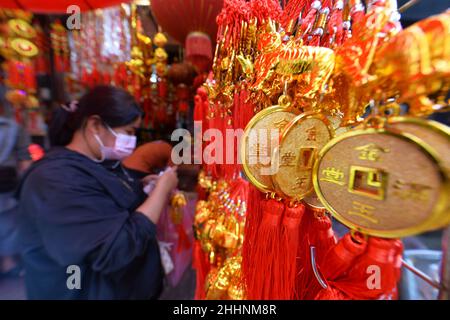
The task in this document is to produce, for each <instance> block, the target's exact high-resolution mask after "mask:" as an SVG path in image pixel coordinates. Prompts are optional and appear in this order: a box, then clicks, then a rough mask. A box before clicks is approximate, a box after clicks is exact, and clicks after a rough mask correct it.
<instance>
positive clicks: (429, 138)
mask: <svg viewBox="0 0 450 320" xmlns="http://www.w3.org/2000/svg"><path fill="white" fill-rule="evenodd" d="M386 126H387V127H388V128H389V129H393V130H398V131H399V132H407V133H410V134H412V135H414V136H416V137H417V138H419V139H421V140H423V141H424V142H426V143H427V144H428V145H429V146H430V147H431V148H433V149H434V150H435V151H436V152H437V154H438V155H439V159H440V160H441V161H442V163H441V166H442V167H444V171H445V172H446V174H447V176H450V129H449V128H448V127H447V126H446V125H443V124H441V123H439V122H437V121H433V120H425V119H421V118H413V117H392V118H389V119H388V122H387V124H386Z"/></svg>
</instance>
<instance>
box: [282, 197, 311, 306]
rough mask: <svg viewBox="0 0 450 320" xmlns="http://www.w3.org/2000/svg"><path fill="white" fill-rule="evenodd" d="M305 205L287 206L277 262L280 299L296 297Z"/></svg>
mask: <svg viewBox="0 0 450 320" xmlns="http://www.w3.org/2000/svg"><path fill="white" fill-rule="evenodd" d="M304 213H305V206H304V205H303V204H300V205H298V206H296V207H292V208H291V207H286V210H285V214H284V217H283V222H282V225H281V226H282V230H281V243H282V245H281V246H280V248H281V254H280V257H279V259H278V261H277V262H278V263H277V266H278V267H277V269H278V271H277V274H278V275H277V277H276V281H279V282H280V287H281V292H280V295H279V298H280V299H289V300H290V299H293V298H294V297H295V278H296V276H297V249H298V244H299V235H300V230H299V228H300V222H301V220H302V217H303V214H304ZM278 279H279V280H278Z"/></svg>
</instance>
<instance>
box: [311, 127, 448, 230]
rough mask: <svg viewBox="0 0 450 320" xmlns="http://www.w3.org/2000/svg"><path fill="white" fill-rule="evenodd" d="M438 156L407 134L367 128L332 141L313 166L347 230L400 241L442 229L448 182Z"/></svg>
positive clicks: (320, 190) (318, 187)
mask: <svg viewBox="0 0 450 320" xmlns="http://www.w3.org/2000/svg"><path fill="white" fill-rule="evenodd" d="M440 163H441V161H440V160H439V159H438V155H437V153H436V152H435V151H434V150H433V149H432V148H431V147H430V146H429V145H427V144H426V143H425V142H424V141H422V140H421V139H419V138H417V137H416V136H414V135H411V134H409V133H406V132H402V133H399V132H398V131H391V130H387V129H386V128H378V129H375V128H364V129H357V130H354V131H350V132H348V133H345V134H343V135H341V136H339V137H337V138H335V139H333V140H331V141H330V142H329V143H328V144H327V145H326V146H325V147H324V148H323V149H322V151H321V152H320V154H319V157H318V160H317V161H316V163H315V165H314V171H313V182H314V188H315V191H316V193H317V195H318V197H319V199H320V200H321V202H322V203H323V204H324V206H325V207H326V209H327V210H328V211H330V213H331V214H332V215H333V216H334V217H335V218H336V219H338V220H339V221H340V222H342V223H343V224H345V225H347V226H348V227H350V228H352V229H354V230H356V231H359V232H362V233H366V234H368V235H373V236H379V237H386V238H397V237H403V236H409V235H414V234H418V233H421V232H424V231H428V230H432V229H435V228H437V227H438V225H439V223H438V222H439V221H441V223H444V221H445V217H446V216H448V214H449V210H448V209H449V206H448V205H449V199H448V195H449V191H450V188H449V182H448V178H447V177H446V175H445V173H444V171H443V168H442V167H441V166H440V165H439V164H440Z"/></svg>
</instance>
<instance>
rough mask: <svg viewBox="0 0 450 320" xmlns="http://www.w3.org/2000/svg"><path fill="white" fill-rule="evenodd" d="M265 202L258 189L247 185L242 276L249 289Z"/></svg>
mask: <svg viewBox="0 0 450 320" xmlns="http://www.w3.org/2000/svg"><path fill="white" fill-rule="evenodd" d="M266 201H267V200H264V199H263V194H262V193H261V192H259V191H258V189H256V188H255V187H254V186H253V185H249V192H248V201H247V214H246V220H245V229H244V243H243V244H242V274H243V278H244V281H245V282H246V285H247V286H248V287H251V284H250V283H251V282H253V280H252V277H253V276H254V273H255V272H257V270H255V263H254V253H255V247H256V245H257V244H256V238H257V232H258V229H259V226H260V224H261V221H262V208H263V207H264V205H265V202H266Z"/></svg>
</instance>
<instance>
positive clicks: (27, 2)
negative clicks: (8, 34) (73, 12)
mask: <svg viewBox="0 0 450 320" xmlns="http://www.w3.org/2000/svg"><path fill="white" fill-rule="evenodd" d="M122 2H129V1H127V0H88V1H86V0H57V1H42V0H20V1H15V0H0V8H4V9H21V10H26V11H32V12H34V13H67V8H68V7H69V6H71V5H76V6H79V7H80V10H81V11H88V10H93V9H97V8H105V7H111V6H116V5H119V4H120V3H122Z"/></svg>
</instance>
